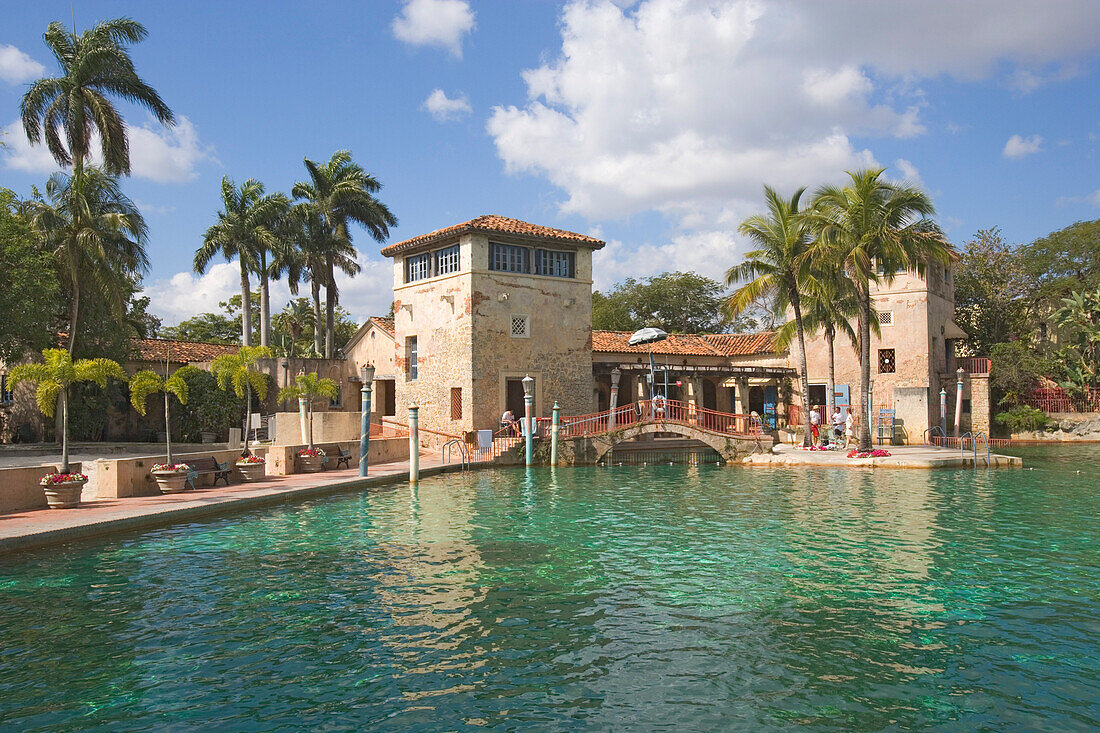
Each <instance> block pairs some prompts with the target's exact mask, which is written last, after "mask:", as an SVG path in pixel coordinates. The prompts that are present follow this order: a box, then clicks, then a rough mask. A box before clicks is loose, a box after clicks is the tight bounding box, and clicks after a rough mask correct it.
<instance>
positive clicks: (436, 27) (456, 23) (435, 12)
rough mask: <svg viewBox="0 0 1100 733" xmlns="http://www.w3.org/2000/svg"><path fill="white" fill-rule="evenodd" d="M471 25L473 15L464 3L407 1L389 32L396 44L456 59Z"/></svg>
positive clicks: (472, 24)
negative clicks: (441, 51)
mask: <svg viewBox="0 0 1100 733" xmlns="http://www.w3.org/2000/svg"><path fill="white" fill-rule="evenodd" d="M474 25H475V20H474V11H473V10H471V9H470V4H469V3H468V2H466V1H465V0H407V2H406V3H405V6H404V7H403V8H402V9H401V14H400V15H398V16H397V17H396V18H394V19H393V26H392V28H393V35H394V37H396V38H397V39H398V40H399V41H403V42H405V43H408V44H410V45H413V46H436V47H439V48H443V49H446V50H447V51H449V52H450V53H451V55H452V56H454V57H455V58H459V59H460V58H462V40H463V39H464V38H465V37H466V36H467V35H468V34H469V33H470V32H472V31H473V29H474Z"/></svg>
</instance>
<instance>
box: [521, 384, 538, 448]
mask: <svg viewBox="0 0 1100 733" xmlns="http://www.w3.org/2000/svg"><path fill="white" fill-rule="evenodd" d="M521 383H522V384H523V424H524V428H525V431H524V432H525V433H526V442H525V447H526V459H527V460H526V465H527V467H528V468H530V467H531V465H532V464H533V463H534V461H535V452H534V444H533V442H532V433H533V432H534V431H533V430H532V429H531V407H532V405H533V404H534V401H535V380H534V379H531V375H530V374H528V375H527V376H526V377H524V378H523V379H522V380H521Z"/></svg>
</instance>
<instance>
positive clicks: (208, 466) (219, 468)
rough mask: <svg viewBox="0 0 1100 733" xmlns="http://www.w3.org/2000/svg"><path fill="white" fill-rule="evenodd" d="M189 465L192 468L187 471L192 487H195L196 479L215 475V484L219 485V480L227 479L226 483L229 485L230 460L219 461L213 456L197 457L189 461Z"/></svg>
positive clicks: (188, 480) (188, 481)
mask: <svg viewBox="0 0 1100 733" xmlns="http://www.w3.org/2000/svg"><path fill="white" fill-rule="evenodd" d="M187 465H188V466H190V467H191V470H190V471H188V473H187V483H188V485H190V487H191V488H192V489H194V488H195V479H197V478H199V477H200V476H213V477H214V486H217V485H218V481H223V480H224V481H225V485H226V486H229V462H228V461H226V462H225V463H218V462H217V461H216V460H214V459H213V458H195V459H192V460H190V461H187Z"/></svg>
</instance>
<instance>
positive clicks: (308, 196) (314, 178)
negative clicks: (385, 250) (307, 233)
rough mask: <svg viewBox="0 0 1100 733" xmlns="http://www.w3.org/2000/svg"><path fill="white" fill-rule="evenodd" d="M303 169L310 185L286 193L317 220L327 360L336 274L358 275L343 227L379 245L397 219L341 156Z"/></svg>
mask: <svg viewBox="0 0 1100 733" xmlns="http://www.w3.org/2000/svg"><path fill="white" fill-rule="evenodd" d="M305 166H306V171H307V172H308V173H309V178H310V180H309V181H308V182H299V183H296V184H294V188H293V189H292V191H291V192H292V193H293V195H294V197H295V198H296V199H304V200H305V202H306V203H307V204H308V205H309V207H310V209H311V210H312V211H313V213H315V214H316V215H317V216H318V217H319V219H320V225H321V230H322V233H323V234H324V235H325V236H324V239H323V242H324V245H325V250H324V252H325V255H324V256H325V272H324V277H325V279H324V283H323V284H324V286H325V357H326V358H328V359H331V358H332V356H333V341H334V340H335V337H336V335H335V334H336V303H337V297H338V292H337V287H336V270H337V269H339V270H342V271H343V272H344V273H345V274H347V275H356V274H358V272H359V269H360V268H359V263H358V262H357V256H356V255H357V252H356V251H355V248H354V247H353V246H352V244H351V233H350V231H349V230H348V224H349V223H350V222H356V223H358V224H360V225H361V226H362V227H363V228H365V229H366V230H367V233H369V234H370V235H371V237H372V238H373V239H374V240H375V241H376V242H380V243H381V242H384V241H386V238H387V237H389V235H390V231H389V227H392V226H396V225H397V218H396V217H394V215H393V214H392V213H390V210H389V209H388V208H386V205H385V204H383V203H382V202H381V201H379V200H378V199H376V198H375V197H374V194H375V193H376V192H378V191H379V190H381V188H382V184H381V183H379V182H378V181H377V179H375V178H374V176H372V175H370V174H369V173H367V172H366V171H364V170H363V168H362V167H361V166H359V165H357V164H356V163H354V162H352V159H351V153H350V152H348V151H347V150H338V151H337V152H335V153H333V155H332V157H331V158H330V159H329V161H328V162H327V163H316V162H314V161H312V160H310V159H309V158H306V159H305ZM316 274H317V273H316V272H314V273H313V275H314V276H316Z"/></svg>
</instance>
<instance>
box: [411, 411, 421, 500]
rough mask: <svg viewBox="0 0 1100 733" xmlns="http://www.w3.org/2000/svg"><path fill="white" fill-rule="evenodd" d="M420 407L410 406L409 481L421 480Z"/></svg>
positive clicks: (413, 482)
mask: <svg viewBox="0 0 1100 733" xmlns="http://www.w3.org/2000/svg"><path fill="white" fill-rule="evenodd" d="M419 423H420V408H419V407H418V406H417V405H413V406H411V407H410V408H409V483H411V484H415V483H416V482H417V481H419V480H420V426H419Z"/></svg>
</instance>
